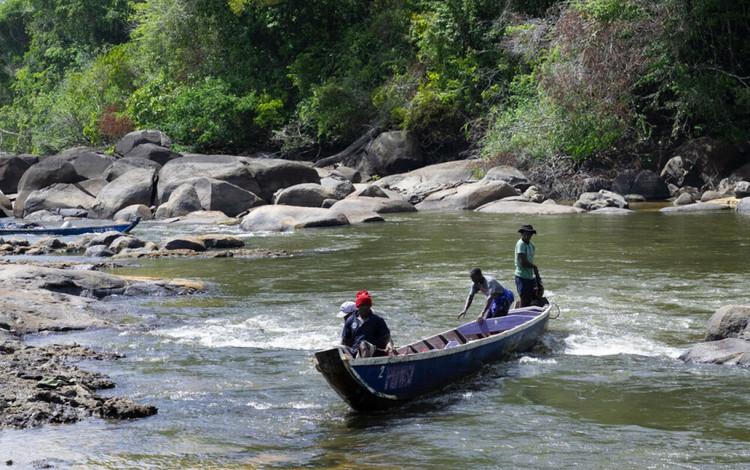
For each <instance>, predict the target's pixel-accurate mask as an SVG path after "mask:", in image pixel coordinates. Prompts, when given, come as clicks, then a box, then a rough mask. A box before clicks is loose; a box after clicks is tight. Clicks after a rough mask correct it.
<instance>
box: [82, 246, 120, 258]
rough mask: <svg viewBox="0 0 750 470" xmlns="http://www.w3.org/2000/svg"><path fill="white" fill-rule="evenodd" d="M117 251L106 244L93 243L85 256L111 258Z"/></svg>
mask: <svg viewBox="0 0 750 470" xmlns="http://www.w3.org/2000/svg"><path fill="white" fill-rule="evenodd" d="M114 255H115V253H114V252H113V251H112V250H110V249H109V247H107V246H106V245H92V246H89V247H88V248H86V251H85V252H84V253H83V256H86V257H89V258H111V257H112V256H114Z"/></svg>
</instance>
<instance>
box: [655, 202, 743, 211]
mask: <svg viewBox="0 0 750 470" xmlns="http://www.w3.org/2000/svg"><path fill="white" fill-rule="evenodd" d="M727 209H729V207H728V206H724V205H721V204H714V203H712V202H696V203H695V204H686V205H684V206H670V207H662V208H661V209H659V212H664V213H672V212H719V211H724V210H727Z"/></svg>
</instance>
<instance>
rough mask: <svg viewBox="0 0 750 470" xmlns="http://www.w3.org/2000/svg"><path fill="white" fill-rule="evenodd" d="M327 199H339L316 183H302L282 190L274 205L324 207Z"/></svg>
mask: <svg viewBox="0 0 750 470" xmlns="http://www.w3.org/2000/svg"><path fill="white" fill-rule="evenodd" d="M326 199H337V197H336V193H334V192H333V191H331V190H330V189H328V188H326V187H324V186H322V185H320V184H315V183H302V184H296V185H294V186H290V187H288V188H286V189H282V190H281V191H279V192H278V193H276V195H275V196H274V201H273V202H274V204H285V205H288V206H303V207H323V201H325V200H326Z"/></svg>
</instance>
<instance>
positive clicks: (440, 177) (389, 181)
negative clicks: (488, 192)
mask: <svg viewBox="0 0 750 470" xmlns="http://www.w3.org/2000/svg"><path fill="white" fill-rule="evenodd" d="M477 177H478V170H477V163H476V162H473V161H469V160H459V161H455V162H446V163H438V164H435V165H429V166H426V167H423V168H419V169H417V170H414V171H410V172H408V173H404V174H400V175H392V176H386V177H385V178H381V179H379V180H378V181H376V182H375V183H374V184H375V185H377V186H380V187H381V188H386V189H390V190H393V191H397V192H399V193H401V194H404V195H405V197H406V199H407V200H408V201H409V202H411V203H412V204H417V203H419V202H421V201H423V200H424V199H425V198H426V197H427V196H429V195H430V194H432V193H434V192H437V191H441V190H443V189H449V188H453V187H456V186H458V185H461V184H465V183H470V182H474V181H477Z"/></svg>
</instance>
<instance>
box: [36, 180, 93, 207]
mask: <svg viewBox="0 0 750 470" xmlns="http://www.w3.org/2000/svg"><path fill="white" fill-rule="evenodd" d="M95 200H96V199H95V198H94V197H93V196H92V195H91V194H90V193H88V192H86V191H84V190H83V189H82V188H81V187H80V185H79V184H66V183H57V184H53V185H52V186H47V187H46V188H43V189H37V190H35V191H32V192H31V193H29V195H28V196H27V197H26V200H25V201H24V207H23V213H24V214H31V213H33V212H36V211H40V210H51V209H62V208H68V209H82V210H84V211H88V210H89V209H90V207H91V205H92V204H93V203H94V201H95Z"/></svg>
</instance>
